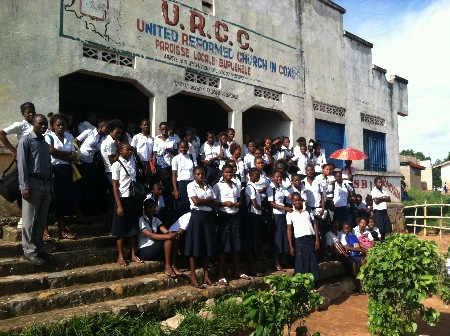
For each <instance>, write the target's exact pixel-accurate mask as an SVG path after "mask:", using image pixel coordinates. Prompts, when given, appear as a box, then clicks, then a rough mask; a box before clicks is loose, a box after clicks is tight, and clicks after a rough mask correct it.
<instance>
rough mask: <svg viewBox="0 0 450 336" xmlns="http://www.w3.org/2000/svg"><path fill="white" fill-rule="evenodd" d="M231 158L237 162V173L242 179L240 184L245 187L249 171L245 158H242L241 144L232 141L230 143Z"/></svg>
mask: <svg viewBox="0 0 450 336" xmlns="http://www.w3.org/2000/svg"><path fill="white" fill-rule="evenodd" d="M230 154H231V157H230V160H232V161H233V162H234V163H235V164H236V175H237V177H238V178H239V180H240V183H239V184H240V186H239V188H240V187H241V186H244V187H245V180H246V177H245V175H246V173H247V169H246V167H245V165H244V160H242V158H241V154H242V152H241V146H240V145H239V144H237V143H235V142H234V143H232V144H231V145H230Z"/></svg>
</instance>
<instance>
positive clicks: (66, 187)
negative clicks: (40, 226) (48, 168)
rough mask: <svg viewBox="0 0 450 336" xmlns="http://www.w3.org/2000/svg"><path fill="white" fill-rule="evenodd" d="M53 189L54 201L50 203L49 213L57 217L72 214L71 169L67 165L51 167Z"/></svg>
mask: <svg viewBox="0 0 450 336" xmlns="http://www.w3.org/2000/svg"><path fill="white" fill-rule="evenodd" d="M52 171H53V189H54V191H55V199H54V200H53V202H52V203H51V206H50V212H51V213H52V214H54V215H58V216H70V215H71V214H72V204H73V202H72V195H73V194H72V184H73V177H72V167H71V166H70V165H68V164H58V165H53V167H52Z"/></svg>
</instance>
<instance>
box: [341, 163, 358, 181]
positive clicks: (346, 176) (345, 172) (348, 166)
mask: <svg viewBox="0 0 450 336" xmlns="http://www.w3.org/2000/svg"><path fill="white" fill-rule="evenodd" d="M352 162H353V161H352V160H345V167H344V168H342V170H341V172H342V179H343V180H350V177H355V175H356V169H355V168H354V167H352Z"/></svg>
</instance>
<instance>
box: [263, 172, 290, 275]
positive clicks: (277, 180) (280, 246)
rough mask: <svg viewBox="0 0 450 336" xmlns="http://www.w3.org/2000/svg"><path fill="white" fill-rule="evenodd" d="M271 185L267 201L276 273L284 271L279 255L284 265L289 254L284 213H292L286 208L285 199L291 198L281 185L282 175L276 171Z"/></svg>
mask: <svg viewBox="0 0 450 336" xmlns="http://www.w3.org/2000/svg"><path fill="white" fill-rule="evenodd" d="M272 180H273V181H272V183H271V184H270V186H269V187H268V188H267V199H268V201H269V202H270V205H271V206H272V208H273V210H272V211H273V218H274V223H275V229H274V241H275V244H274V250H275V268H276V270H277V271H284V268H283V266H282V265H281V263H280V254H281V255H282V258H283V259H284V260H283V263H284V264H286V262H285V258H286V253H289V242H288V240H287V231H286V230H287V228H286V211H287V212H292V211H293V210H292V208H291V207H289V206H287V205H286V204H285V203H286V199H287V198H289V197H291V195H290V194H289V191H287V190H286V188H285V187H283V185H282V184H281V181H282V173H281V172H279V171H276V172H275V173H274V174H273V177H272Z"/></svg>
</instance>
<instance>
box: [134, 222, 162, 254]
mask: <svg viewBox="0 0 450 336" xmlns="http://www.w3.org/2000/svg"><path fill="white" fill-rule="evenodd" d="M161 226H163V223H162V222H161V221H160V220H159V219H158V218H156V217H152V218H151V219H150V218H148V217H147V216H146V215H144V216H142V217H140V218H139V235H138V237H137V238H138V254H139V258H140V259H142V260H148V261H150V260H159V259H162V258H164V240H156V239H151V238H149V237H147V236H146V235H145V234H144V232H143V231H145V230H149V231H151V232H152V233H158V231H159V229H160V227H161Z"/></svg>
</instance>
